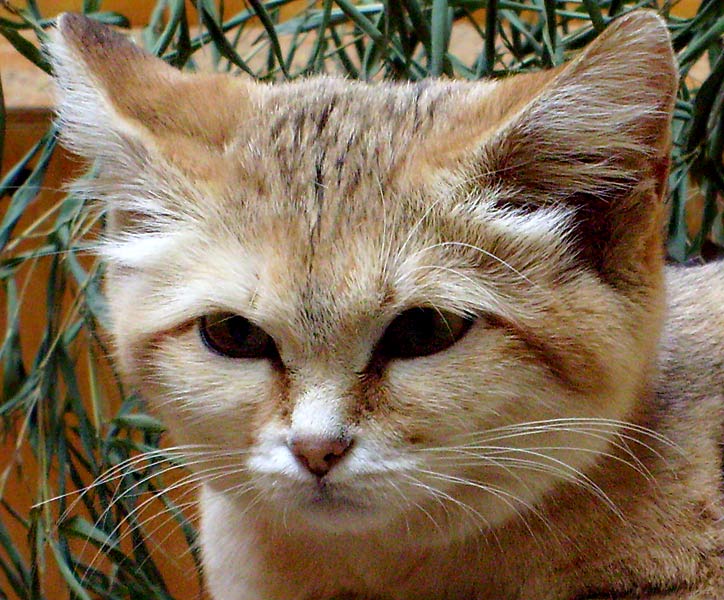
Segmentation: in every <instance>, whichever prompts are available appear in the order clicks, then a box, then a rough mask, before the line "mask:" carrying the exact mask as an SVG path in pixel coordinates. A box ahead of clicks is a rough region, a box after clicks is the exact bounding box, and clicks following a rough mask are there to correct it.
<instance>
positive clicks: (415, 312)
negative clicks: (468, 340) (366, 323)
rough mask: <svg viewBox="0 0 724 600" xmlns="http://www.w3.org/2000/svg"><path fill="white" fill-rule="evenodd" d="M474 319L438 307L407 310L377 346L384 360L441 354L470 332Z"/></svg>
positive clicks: (393, 323)
mask: <svg viewBox="0 0 724 600" xmlns="http://www.w3.org/2000/svg"><path fill="white" fill-rule="evenodd" d="M471 325H472V319H470V318H467V317H461V316H460V315H456V314H454V313H450V312H447V311H444V310H437V309H435V308H427V307H417V308H411V309H409V310H406V311H405V312H403V313H401V314H400V315H398V316H397V318H396V319H395V320H394V321H392V323H390V324H389V325H388V327H387V329H386V330H385V333H384V334H383V335H382V339H381V340H380V341H379V343H378V344H377V349H376V350H375V354H377V355H379V356H381V357H383V358H387V359H390V358H416V357H419V356H428V355H430V354H435V353H437V352H441V351H443V350H445V349H446V348H449V347H450V346H452V345H453V344H454V343H455V342H457V341H458V340H459V339H460V338H462V337H463V336H464V335H465V334H466V333H467V331H468V329H470V326H471Z"/></svg>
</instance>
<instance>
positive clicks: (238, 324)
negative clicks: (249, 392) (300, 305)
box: [199, 313, 276, 358]
mask: <svg viewBox="0 0 724 600" xmlns="http://www.w3.org/2000/svg"><path fill="white" fill-rule="evenodd" d="M199 333H200V335H201V340H202V341H203V343H204V345H205V346H206V347H207V348H209V349H210V350H212V351H213V352H215V353H217V354H220V355H222V356H226V357H229V358H273V357H274V356H276V345H275V344H274V340H273V339H272V337H271V336H270V335H269V334H268V333H267V332H266V331H264V330H263V329H262V328H261V327H259V326H257V325H254V323H252V322H251V321H249V319H246V318H244V317H242V316H241V315H236V314H233V313H216V314H212V315H207V316H204V317H201V319H199Z"/></svg>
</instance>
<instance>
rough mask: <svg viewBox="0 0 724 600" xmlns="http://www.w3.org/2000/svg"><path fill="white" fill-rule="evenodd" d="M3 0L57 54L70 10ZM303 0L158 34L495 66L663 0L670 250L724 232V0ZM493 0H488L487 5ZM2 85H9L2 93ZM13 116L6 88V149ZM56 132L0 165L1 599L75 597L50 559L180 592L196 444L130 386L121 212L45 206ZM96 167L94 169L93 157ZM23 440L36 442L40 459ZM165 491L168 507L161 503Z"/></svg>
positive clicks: (167, 7) (541, 58)
mask: <svg viewBox="0 0 724 600" xmlns="http://www.w3.org/2000/svg"><path fill="white" fill-rule="evenodd" d="M2 4H3V5H5V6H6V8H7V10H8V11H9V12H8V16H7V17H0V34H2V35H3V36H4V37H5V38H6V39H7V40H8V41H9V42H10V43H11V44H12V45H13V46H14V47H15V48H16V49H17V51H18V52H20V53H21V54H23V55H24V56H26V57H27V58H28V59H30V60H31V61H32V62H33V63H34V64H35V65H37V67H38V68H39V69H43V70H45V71H49V66H48V64H47V62H46V61H45V59H44V57H43V55H42V53H41V52H40V51H39V50H38V47H37V45H36V44H35V43H34V42H35V41H40V42H42V41H43V39H44V38H45V36H46V30H47V28H48V27H49V26H51V25H52V22H53V21H52V18H50V16H48V15H42V14H41V13H40V11H39V10H38V8H37V6H36V3H35V2H34V1H33V0H27V1H26V2H25V3H24V5H22V6H20V5H17V4H16V5H9V4H8V3H2ZM100 4H101V3H100V2H96V1H93V0H84V1H83V2H82V5H80V3H79V6H78V10H82V11H84V12H87V13H88V14H89V15H91V16H92V17H93V18H96V19H99V20H102V21H104V22H107V23H109V24H113V25H117V26H121V27H124V26H127V25H128V21H127V19H126V18H125V17H124V16H122V15H120V14H116V13H111V12H101V11H100V8H101V6H100ZM292 4H293V3H292V0H267V1H266V2H261V1H260V0H249V8H248V9H246V10H243V11H241V12H238V13H236V14H232V15H227V14H225V12H224V10H223V9H222V7H221V6H220V5H217V4H215V3H214V2H212V1H211V0H198V1H197V2H196V3H195V6H194V8H193V9H189V8H188V7H187V4H186V3H185V2H184V1H183V0H158V1H157V2H155V4H154V5H153V6H152V7H150V12H149V24H148V25H147V26H146V27H145V28H144V29H143V30H142V32H141V41H142V43H143V44H144V45H145V46H146V47H147V48H148V49H149V50H150V51H152V52H154V53H155V54H158V55H160V56H163V57H164V58H165V59H166V60H167V61H169V62H170V63H171V64H173V65H175V66H178V67H179V68H187V69H196V68H202V67H201V65H202V64H203V68H209V67H213V68H214V69H216V70H222V71H229V72H232V73H236V72H242V71H243V72H246V73H249V74H251V75H253V76H254V77H257V78H260V79H274V80H276V79H284V78H295V77H301V76H306V75H310V74H313V73H320V72H338V73H342V74H344V75H346V76H348V77H352V78H361V79H377V78H393V79H421V78H424V77H428V76H449V77H461V78H467V79H478V78H481V77H499V76H502V75H505V74H507V73H510V72H514V71H520V70H528V69H539V68H547V67H551V66H554V65H557V64H559V63H561V62H563V61H565V60H566V59H568V58H569V57H570V56H571V55H573V54H575V52H577V51H578V50H580V49H581V48H582V47H584V46H585V45H586V44H587V43H589V42H590V41H591V40H592V39H593V38H595V36H596V35H597V34H598V32H600V31H601V30H602V29H603V28H604V27H605V26H606V24H607V22H608V21H609V20H610V19H611V18H613V17H614V16H616V15H619V14H621V13H623V12H627V11H630V10H634V9H636V8H652V9H656V10H658V11H659V12H660V13H661V14H662V15H663V16H664V17H666V19H667V21H668V23H669V27H670V30H671V34H672V40H673V43H674V47H675V49H676V51H677V53H678V57H679V63H680V69H681V73H682V83H681V89H680V94H679V101H678V103H677V107H676V115H675V121H674V127H673V135H674V147H673V151H672V163H671V164H672V170H671V176H670V190H669V203H670V206H671V220H670V224H669V246H668V249H669V254H670V256H671V257H672V258H673V259H676V260H679V261H685V260H689V259H691V258H695V257H698V256H700V255H701V254H702V252H710V251H711V250H712V249H714V251H720V250H721V249H722V248H724V224H723V223H722V211H721V209H720V208H718V207H717V199H718V196H719V194H720V193H721V191H722V190H724V167H723V166H722V150H723V149H724V148H723V146H724V118H723V117H724V113H723V112H722V111H723V107H722V102H723V100H724V47H723V44H722V36H723V35H724V3H722V2H721V1H720V0H703V1H702V2H701V3H700V6H699V8H698V11H697V13H696V14H695V15H694V16H692V17H690V18H683V17H677V16H674V14H673V12H672V9H673V8H675V7H674V6H672V5H675V2H657V1H656V0H638V1H635V0H570V1H567V2H559V1H556V0H387V1H386V2H365V1H358V2H353V1H351V0H322V1H321V2H316V3H314V2H309V3H308V4H307V5H306V6H305V5H301V4H302V3H300V2H296V3H294V6H295V7H296V12H295V13H294V14H292V15H291V16H285V18H283V19H282V16H281V15H282V9H287V10H288V9H289V7H290V5H292ZM300 5H301V7H300ZM481 8H484V9H486V10H485V12H484V13H482V12H477V13H475V12H474V11H477V10H478V9H481ZM284 14H285V15H287V13H286V12H285V13H284ZM461 28H465V31H466V32H467V33H468V34H470V35H472V37H473V38H474V39H475V43H474V44H473V45H471V44H470V43H467V44H465V45H464V47H463V46H461V45H460V44H457V43H456V40H455V38H456V34H457V32H459V31H461ZM202 48H207V49H208V50H205V51H204V52H200V51H201V50H202ZM700 60H702V61H705V62H706V63H707V64H708V65H709V67H710V68H709V70H708V71H707V72H708V77H707V78H706V80H705V81H704V82H703V83H702V84H701V85H697V84H694V83H692V80H691V79H690V78H688V77H687V75H688V74H689V72H690V70H691V69H692V67H693V66H694V65H695V63H697V61H700ZM209 62H210V63H211V64H210V65H209V64H204V63H209ZM1 92H2V88H1V87H0V97H1V96H2V94H1ZM6 118H7V114H6V110H5V106H4V103H0V158H1V156H2V147H3V146H2V142H3V139H4V135H5V122H6ZM55 147H56V140H55V130H54V128H53V127H52V126H51V128H50V130H49V131H48V132H47V133H46V134H45V135H43V136H42V137H41V138H40V139H38V141H37V143H36V144H35V146H34V147H33V148H32V149H31V151H30V152H28V153H27V155H26V156H25V157H24V158H23V159H22V160H20V161H19V162H18V163H17V164H15V165H13V166H12V167H10V168H9V170H8V171H7V172H6V173H4V174H2V177H1V178H0V202H2V206H3V215H2V219H0V249H1V251H2V254H1V255H0V281H2V284H3V288H4V292H5V294H4V303H5V319H6V329H5V335H4V338H3V342H2V346H1V347H0V359H1V360H2V370H3V380H2V398H1V399H0V417H1V418H2V420H3V422H4V424H5V433H6V436H7V442H6V444H5V448H6V449H7V452H6V454H5V455H4V456H3V461H2V463H0V583H1V584H2V586H6V587H0V599H2V598H5V597H7V596H8V594H13V595H14V596H15V597H17V598H21V599H31V598H32V599H41V598H57V597H59V596H58V594H57V590H49V589H45V587H44V583H43V571H44V569H45V568H46V566H47V565H55V568H57V569H58V571H59V572H60V575H61V576H62V578H63V579H64V581H65V584H66V586H67V593H68V595H69V597H71V598H91V597H100V598H114V599H120V598H133V599H136V600H139V599H140V600H144V599H151V598H153V599H169V598H171V597H172V594H171V592H170V591H169V586H168V585H167V582H168V575H165V574H164V572H163V570H162V568H161V567H160V566H159V564H158V561H157V556H158V553H157V552H154V550H153V547H154V546H155V545H163V541H164V540H163V537H162V538H161V539H158V536H157V535H156V530H157V529H158V527H159V524H163V523H164V522H165V521H169V520H170V521H172V522H173V523H174V526H175V527H176V528H177V529H178V530H179V531H180V532H181V537H182V538H183V540H184V541H185V543H186V544H187V545H188V547H189V549H190V552H191V556H192V557H193V558H194V561H193V562H195V564H196V565H197V566H198V561H196V560H195V547H194V536H195V532H194V527H193V524H192V522H191V520H190V518H189V517H188V516H186V515H185V514H184V511H183V509H184V505H185V504H186V503H187V501H188V500H189V499H190V497H189V490H185V488H184V487H183V486H184V484H185V483H187V482H186V481H185V480H184V479H183V478H182V479H181V480H178V481H177V480H169V473H171V472H173V471H175V470H177V469H178V467H180V466H182V465H183V459H182V457H181V456H179V455H178V454H177V452H175V451H174V450H173V448H164V447H163V445H162V443H161V442H162V441H163V427H162V425H161V424H160V423H159V422H158V421H157V420H156V419H155V418H154V417H152V416H151V415H148V414H147V413H146V412H145V408H144V406H143V403H142V401H141V400H140V399H139V398H138V397H137V396H135V395H133V394H132V393H130V392H129V391H128V390H125V389H124V388H123V386H122V384H121V383H120V380H119V379H118V378H117V377H116V376H115V373H114V371H113V367H112V365H111V364H110V361H109V360H108V358H107V357H108V355H109V349H108V348H107V345H106V342H105V340H104V337H103V334H102V331H103V324H104V321H105V318H106V317H105V312H104V301H103V297H102V294H101V291H100V283H99V281H100V276H101V272H102V266H100V265H98V264H96V263H95V262H93V260H92V258H90V255H91V253H92V252H91V251H92V249H93V245H94V242H93V239H94V236H95V235H97V233H98V231H99V229H100V228H102V219H103V216H102V215H99V214H98V213H97V211H94V210H92V207H89V206H86V205H85V204H84V203H83V202H82V201H81V200H80V199H79V198H78V197H76V196H75V195H74V194H73V193H72V192H71V193H69V194H67V195H64V196H62V197H58V199H57V200H54V201H53V203H52V205H49V206H47V207H43V210H42V211H41V214H40V216H39V217H36V218H28V211H29V210H30V208H31V207H32V203H33V202H34V201H35V200H36V198H37V197H38V195H39V193H40V192H41V191H42V190H43V189H44V180H45V176H46V172H47V170H48V167H49V164H50V161H51V159H52V157H53V153H54V150H55ZM86 176H88V177H92V176H93V173H92V170H91V171H90V172H89V173H88V174H87V175H86ZM694 181H695V182H696V184H697V187H696V189H699V190H701V193H702V194H703V197H704V205H703V209H702V211H701V225H700V227H699V229H698V230H697V231H689V230H688V229H687V225H686V212H687V199H688V197H689V195H690V191H691V188H692V185H693V184H692V182H694ZM717 249H718V250H717ZM39 278H40V279H42V285H43V287H44V290H45V292H44V294H45V296H44V298H31V297H30V296H29V293H28V289H29V287H28V286H29V285H30V282H35V283H37V281H38V279H39ZM24 303H25V304H26V305H27V304H28V303H35V304H36V307H37V306H41V305H42V310H39V311H36V312H37V313H43V317H42V318H43V323H42V332H41V337H40V341H39V342H38V343H37V344H35V345H33V346H32V347H30V345H29V343H28V339H27V338H26V334H25V333H24V330H23V329H22V328H21V323H20V318H21V315H23V314H25V313H24V312H23V310H22V308H23V304H24ZM23 350H24V351H25V353H23ZM28 357H30V360H28ZM26 449H27V451H26ZM23 456H32V457H33V458H32V460H31V461H28V460H27V459H24V460H25V463H23V461H22V460H21V458H22V457H23ZM23 477H24V478H25V480H26V481H27V485H28V486H29V488H30V494H31V496H32V499H33V502H34V503H35V504H34V507H32V508H30V509H26V508H25V507H22V506H20V505H19V504H18V503H17V502H16V500H15V499H14V498H12V497H9V496H8V494H6V489H7V488H6V484H7V482H8V481H10V480H11V479H12V478H21V479H22V478H23ZM182 477H183V476H182ZM92 481H94V482H95V483H94V485H93V486H92V487H90V488H87V489H86V486H87V485H88V484H89V483H90V482H92ZM169 481H171V483H170V482H169ZM80 490H85V491H83V492H82V493H81V492H80ZM179 490H180V492H179ZM149 508H153V510H155V511H157V512H158V511H160V512H161V516H159V517H156V518H155V519H150V518H148V516H147V512H146V511H147V509H149ZM11 523H14V524H15V530H17V529H18V528H19V529H20V530H21V531H23V535H22V536H21V537H18V536H17V534H12V533H11V530H10V524H11ZM48 568H49V567H48ZM3 578H4V580H3ZM3 581H4V583H3Z"/></svg>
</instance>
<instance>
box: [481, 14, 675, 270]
mask: <svg viewBox="0 0 724 600" xmlns="http://www.w3.org/2000/svg"><path fill="white" fill-rule="evenodd" d="M531 84H534V85H533V86H532V85H531ZM535 86H537V87H538V88H539V89H538V91H537V92H534V93H535V96H534V98H533V99H532V100H530V101H529V102H527V104H525V105H523V106H522V107H520V105H519V108H513V110H512V111H510V112H512V113H513V114H509V115H507V116H505V117H503V124H502V125H501V126H500V127H499V128H498V129H497V131H496V132H495V133H494V134H493V135H492V136H487V137H486V138H485V140H484V141H483V143H482V148H481V149H480V152H478V154H477V156H478V158H479V160H478V161H476V162H477V164H476V170H478V173H480V172H481V171H482V176H476V182H481V183H483V185H485V186H486V187H488V189H495V190H496V203H497V202H498V200H499V202H500V205H501V206H517V207H520V208H521V209H523V210H536V209H540V208H545V207H547V206H555V207H556V208H560V207H561V206H563V207H565V206H569V207H571V208H572V209H573V210H574V213H575V217H574V219H575V222H576V225H577V227H578V230H577V231H576V236H575V237H576V239H577V240H578V242H577V243H578V246H579V247H578V248H577V250H578V252H579V254H580V255H582V256H583V257H585V258H587V259H588V260H590V261H592V262H594V263H595V266H596V268H597V269H598V270H600V271H602V272H604V274H605V273H608V272H609V271H610V270H611V269H614V270H618V269H620V268H621V267H622V266H623V268H624V269H625V268H626V265H627V264H628V262H635V261H637V260H639V261H640V260H641V259H642V258H643V260H646V259H650V260H656V261H658V260H660V255H661V234H662V219H663V202H662V197H663V194H664V191H665V188H666V180H667V174H668V165H669V149H670V125H671V115H672V112H673V107H674V102H675V98H676V90H677V70H676V66H675V62H674V56H673V52H672V49H671V44H670V41H669V36H668V32H667V30H666V27H665V24H664V22H663V21H662V20H661V19H660V18H659V17H658V16H657V15H655V14H654V13H652V12H646V11H641V12H634V13H631V14H629V15H627V16H625V17H623V18H620V19H618V20H616V21H615V22H613V23H612V24H611V25H610V26H609V27H608V28H607V29H606V30H605V31H604V32H603V33H602V34H601V35H600V36H599V37H598V39H596V40H595V41H594V42H593V43H592V44H591V45H590V46H589V47H588V48H587V49H586V50H585V51H584V52H583V53H582V54H581V55H580V56H579V57H578V58H577V59H576V60H574V61H573V62H572V63H570V64H569V65H567V66H565V67H563V68H562V69H561V70H559V71H558V72H556V73H554V74H552V75H551V76H550V79H549V80H548V81H547V82H546V81H543V80H541V79H540V78H538V79H531V78H530V77H521V78H517V77H511V78H510V79H508V80H505V81H503V82H501V83H500V84H499V85H498V87H497V88H496V91H495V92H494V94H495V95H502V96H503V97H505V98H508V99H509V100H508V102H509V103H510V105H511V106H515V101H514V100H510V98H513V99H515V98H520V97H528V98H530V94H531V87H533V89H535ZM481 167H482V168H481ZM627 261H628V262H627Z"/></svg>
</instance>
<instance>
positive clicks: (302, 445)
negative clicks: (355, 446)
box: [289, 435, 352, 479]
mask: <svg viewBox="0 0 724 600" xmlns="http://www.w3.org/2000/svg"><path fill="white" fill-rule="evenodd" d="M351 445H352V438H351V437H349V436H343V437H327V436H323V435H294V436H292V437H291V439H290V440H289V448H290V450H291V451H292V454H294V456H296V458H297V460H298V461H299V462H300V463H302V465H304V468H305V469H307V471H309V472H310V473H312V474H313V475H316V476H317V477H319V478H320V479H321V478H322V477H324V476H325V475H326V474H327V473H329V471H330V470H331V469H332V467H333V466H334V465H336V464H337V463H338V462H339V461H340V460H342V457H343V456H344V455H345V454H346V453H347V451H348V450H349V448H350V446H351Z"/></svg>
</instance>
